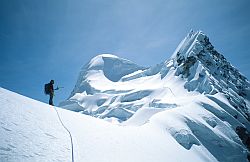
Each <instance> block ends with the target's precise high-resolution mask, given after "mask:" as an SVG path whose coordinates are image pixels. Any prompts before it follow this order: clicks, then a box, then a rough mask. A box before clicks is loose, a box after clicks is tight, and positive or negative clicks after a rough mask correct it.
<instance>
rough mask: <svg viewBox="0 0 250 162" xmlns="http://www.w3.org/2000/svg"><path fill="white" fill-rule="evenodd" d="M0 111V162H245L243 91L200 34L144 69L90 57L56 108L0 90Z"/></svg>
mask: <svg viewBox="0 0 250 162" xmlns="http://www.w3.org/2000/svg"><path fill="white" fill-rule="evenodd" d="M0 103H1V113H0V124H1V128H0V130H1V131H0V134H1V139H0V141H1V142H0V144H1V145H0V161H72V158H73V160H74V161H88V162H100V161H104V162H105V161H107V162H117V161H119V162H122V161H124V162H125V161H126V162H127V161H130V162H138V161H145V162H147V161H148V162H152V161H157V162H161V161H162V162H163V161H178V162H179V161H190V162H191V161H199V162H202V161H204V162H205V161H212V162H216V161H220V162H235V161H239V162H246V161H248V158H249V143H248V142H249V141H247V139H246V138H247V137H249V139H250V136H249V132H250V125H249V124H250V123H249V121H250V109H249V108H250V83H249V81H248V79H247V78H246V77H245V76H244V75H242V74H241V73H240V72H239V71H238V70H237V69H236V68H235V67H234V66H232V65H231V64H230V63H229V62H228V61H227V60H226V58H225V57H224V56H223V55H222V54H220V53H219V52H218V51H216V49H215V48H214V46H213V45H212V44H211V42H210V41H209V38H208V37H207V36H206V35H205V34H204V33H203V32H201V31H197V32H194V31H190V33H188V35H187V36H186V37H185V38H184V39H183V40H182V41H181V43H180V44H179V46H178V47H177V49H176V50H175V51H174V53H173V54H172V56H171V57H170V58H169V59H167V60H166V61H164V62H162V63H159V64H157V65H155V66H152V67H143V66H140V65H137V64H136V63H133V62H132V61H130V60H127V59H124V58H119V57H117V56H115V55H112V54H102V55H98V56H96V57H94V58H93V59H91V60H90V61H89V62H88V63H87V64H85V65H84V66H83V67H82V69H81V71H80V73H79V76H78V79H77V82H76V85H75V87H74V88H73V90H72V92H71V94H70V95H69V97H68V99H66V100H65V101H62V102H61V103H60V104H59V107H52V106H49V105H47V104H44V103H41V102H39V101H35V100H33V99H30V98H27V97H24V96H21V95H19V94H16V93H14V92H10V91H8V90H6V89H3V88H0ZM57 114H58V115H57ZM59 119H60V120H61V123H60V120H59ZM62 124H63V125H62ZM64 126H65V127H64ZM65 128H66V129H65ZM67 130H68V131H69V132H70V134H71V135H72V141H71V139H70V136H69V134H68V133H69V132H67ZM239 130H243V131H239ZM242 132H243V134H242ZM72 145H73V146H72ZM72 153H73V154H72ZM72 155H73V156H72Z"/></svg>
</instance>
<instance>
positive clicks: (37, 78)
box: [0, 0, 250, 104]
mask: <svg viewBox="0 0 250 162" xmlns="http://www.w3.org/2000/svg"><path fill="white" fill-rule="evenodd" d="M190 29H193V30H202V31H203V32H204V33H205V34H207V35H208V36H209V38H210V40H211V42H212V44H213V45H214V46H215V48H216V49H217V51H218V52H220V53H221V54H223V55H224V56H225V57H226V58H227V59H228V61H230V62H231V63H232V64H233V65H234V66H235V67H236V68H237V69H239V71H240V72H242V73H243V74H244V75H245V76H246V77H247V78H248V79H249V78H250V71H249V68H250V65H249V62H250V57H249V56H250V48H249V45H250V1H249V0H237V1H235V0H209V1H205V0H204V1H202V0H0V86H1V87H3V88H6V89H9V90H12V91H14V92H17V93H20V94H23V95H25V96H28V97H31V98H34V99H37V100H40V101H43V102H47V100H48V96H45V95H44V94H43V86H44V84H45V83H46V82H49V81H50V79H54V80H55V85H59V86H64V87H65V88H64V89H62V90H60V91H58V92H57V93H56V96H55V103H56V104H58V103H59V102H60V101H62V100H64V99H66V98H67V97H68V96H69V94H70V92H71V90H72V89H73V87H74V85H75V83H76V80H77V77H78V73H79V71H80V68H81V67H82V66H83V65H84V64H85V63H87V62H88V61H89V60H90V59H91V58H92V57H94V56H96V55H98V54H101V53H111V54H115V55H117V56H120V57H123V58H127V59H129V60H132V61H134V62H135V63H137V64H139V65H144V66H151V65H155V64H157V63H161V62H162V61H164V60H166V59H168V58H169V57H170V56H171V55H172V53H173V51H174V50H175V48H176V47H177V45H178V44H179V43H180V41H181V40H182V39H183V38H184V37H185V36H186V34H187V33H188V32H189V31H190Z"/></svg>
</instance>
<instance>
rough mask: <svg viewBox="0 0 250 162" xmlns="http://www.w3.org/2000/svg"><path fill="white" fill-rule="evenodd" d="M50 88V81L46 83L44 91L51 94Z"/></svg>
mask: <svg viewBox="0 0 250 162" xmlns="http://www.w3.org/2000/svg"><path fill="white" fill-rule="evenodd" d="M49 88H50V85H49V83H47V84H45V85H44V93H45V94H46V95H49V94H50V90H49Z"/></svg>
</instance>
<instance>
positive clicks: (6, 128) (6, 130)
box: [2, 127, 11, 131]
mask: <svg viewBox="0 0 250 162" xmlns="http://www.w3.org/2000/svg"><path fill="white" fill-rule="evenodd" d="M2 128H3V129H4V130H6V131H11V130H10V129H8V128H5V127H2Z"/></svg>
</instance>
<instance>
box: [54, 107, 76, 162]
mask: <svg viewBox="0 0 250 162" xmlns="http://www.w3.org/2000/svg"><path fill="white" fill-rule="evenodd" d="M53 108H54V109H55V111H56V114H57V117H58V119H59V121H60V123H61V125H62V126H63V128H64V129H65V130H66V131H67V132H68V133H69V137H70V142H71V158H72V162H74V145H73V138H72V135H71V133H70V131H69V130H68V128H67V127H66V126H65V125H64V124H63V122H62V119H61V117H60V115H59V113H58V111H57V109H56V107H55V106H53Z"/></svg>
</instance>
